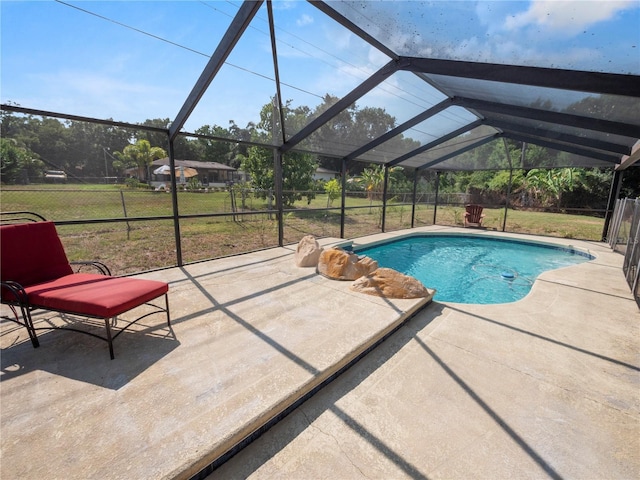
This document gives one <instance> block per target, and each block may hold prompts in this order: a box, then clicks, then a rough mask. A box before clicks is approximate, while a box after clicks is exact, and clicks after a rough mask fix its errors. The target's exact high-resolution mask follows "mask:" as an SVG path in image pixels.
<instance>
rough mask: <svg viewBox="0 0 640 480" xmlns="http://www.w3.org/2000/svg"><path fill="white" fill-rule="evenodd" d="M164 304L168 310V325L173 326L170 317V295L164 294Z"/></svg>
mask: <svg viewBox="0 0 640 480" xmlns="http://www.w3.org/2000/svg"><path fill="white" fill-rule="evenodd" d="M164 303H165V305H166V308H167V325H168V326H171V317H170V316H169V294H167V293H165V294H164Z"/></svg>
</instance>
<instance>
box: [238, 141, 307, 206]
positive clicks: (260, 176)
mask: <svg viewBox="0 0 640 480" xmlns="http://www.w3.org/2000/svg"><path fill="white" fill-rule="evenodd" d="M273 162H274V160H273V150H271V149H268V148H264V147H250V148H249V151H248V156H247V157H246V158H245V159H244V161H243V162H242V169H243V170H244V171H245V172H247V173H248V174H249V175H250V176H251V183H252V184H253V186H254V188H257V189H258V191H257V192H256V195H257V196H258V197H259V198H267V196H268V195H272V194H273V189H274V186H275V174H274V168H273V167H274V165H273ZM316 165H317V164H316V163H315V160H314V158H313V155H311V154H308V153H299V152H289V153H287V155H286V156H285V157H284V158H283V161H282V190H283V192H282V201H283V204H284V206H291V205H293V203H294V202H295V201H297V200H302V198H304V197H306V199H307V201H308V202H310V201H311V200H313V198H314V197H315V193H314V192H313V174H314V173H315V171H316Z"/></svg>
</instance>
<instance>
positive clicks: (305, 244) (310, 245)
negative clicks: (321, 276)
mask: <svg viewBox="0 0 640 480" xmlns="http://www.w3.org/2000/svg"><path fill="white" fill-rule="evenodd" d="M321 253H322V247H321V246H320V244H319V243H318V241H317V240H316V239H315V238H314V237H313V235H305V236H304V237H302V240H300V242H299V243H298V247H297V248H296V253H295V255H294V256H293V258H294V260H295V262H296V265H297V266H298V267H315V266H316V265H318V259H319V258H320V254H321Z"/></svg>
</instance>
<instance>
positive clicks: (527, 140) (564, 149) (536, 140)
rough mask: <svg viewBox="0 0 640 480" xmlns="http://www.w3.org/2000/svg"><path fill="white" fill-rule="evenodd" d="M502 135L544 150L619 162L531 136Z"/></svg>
mask: <svg viewBox="0 0 640 480" xmlns="http://www.w3.org/2000/svg"><path fill="white" fill-rule="evenodd" d="M504 135H505V136H506V137H507V138H510V139H512V140H516V141H518V142H525V143H532V144H534V145H539V146H540V147H546V148H551V149H553V150H560V151H562V152H567V153H573V154H575V155H581V156H583V157H589V158H595V159H597V160H601V161H603V162H610V163H618V162H619V161H620V157H616V156H615V155H607V154H605V153H601V152H596V151H594V150H588V149H586V148H579V147H576V146H571V145H567V144H564V143H557V142H550V141H549V140H544V139H542V138H538V137H534V136H531V135H521V134H517V133H510V132H505V133H504Z"/></svg>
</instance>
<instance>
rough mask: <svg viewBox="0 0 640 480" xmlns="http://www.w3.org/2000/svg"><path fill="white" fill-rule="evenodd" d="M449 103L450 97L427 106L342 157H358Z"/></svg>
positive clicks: (436, 112) (351, 158) (347, 158)
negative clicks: (420, 111) (417, 113)
mask: <svg viewBox="0 0 640 480" xmlns="http://www.w3.org/2000/svg"><path fill="white" fill-rule="evenodd" d="M451 105H452V102H451V99H449V98H448V99H446V100H443V101H442V102H440V103H438V104H436V105H434V106H433V107H431V108H428V109H427V110H425V111H424V112H422V113H421V114H419V115H416V116H415V117H413V118H412V119H410V120H407V121H406V122H404V123H403V124H402V125H398V126H397V127H395V128H393V129H391V130H389V131H388V132H387V133H385V134H384V135H381V136H379V137H378V138H376V139H375V140H372V141H371V142H369V143H367V144H366V145H364V146H362V147H360V148H359V149H357V150H355V151H354V152H351V153H350V154H349V155H347V156H346V157H344V159H345V160H347V161H349V160H353V159H354V158H358V157H359V156H360V155H362V154H364V153H366V152H368V151H369V150H372V149H374V148H376V147H377V146H378V145H381V144H383V143H384V142H386V141H387V140H391V139H392V138H393V137H395V136H396V135H399V134H400V133H402V132H404V131H405V130H409V129H410V128H412V127H415V126H416V125H417V124H419V123H420V122H423V121H425V120H426V119H428V118H430V117H433V116H434V115H437V114H438V113H440V112H441V111H443V110H445V109H447V108H449V107H450V106H451Z"/></svg>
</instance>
